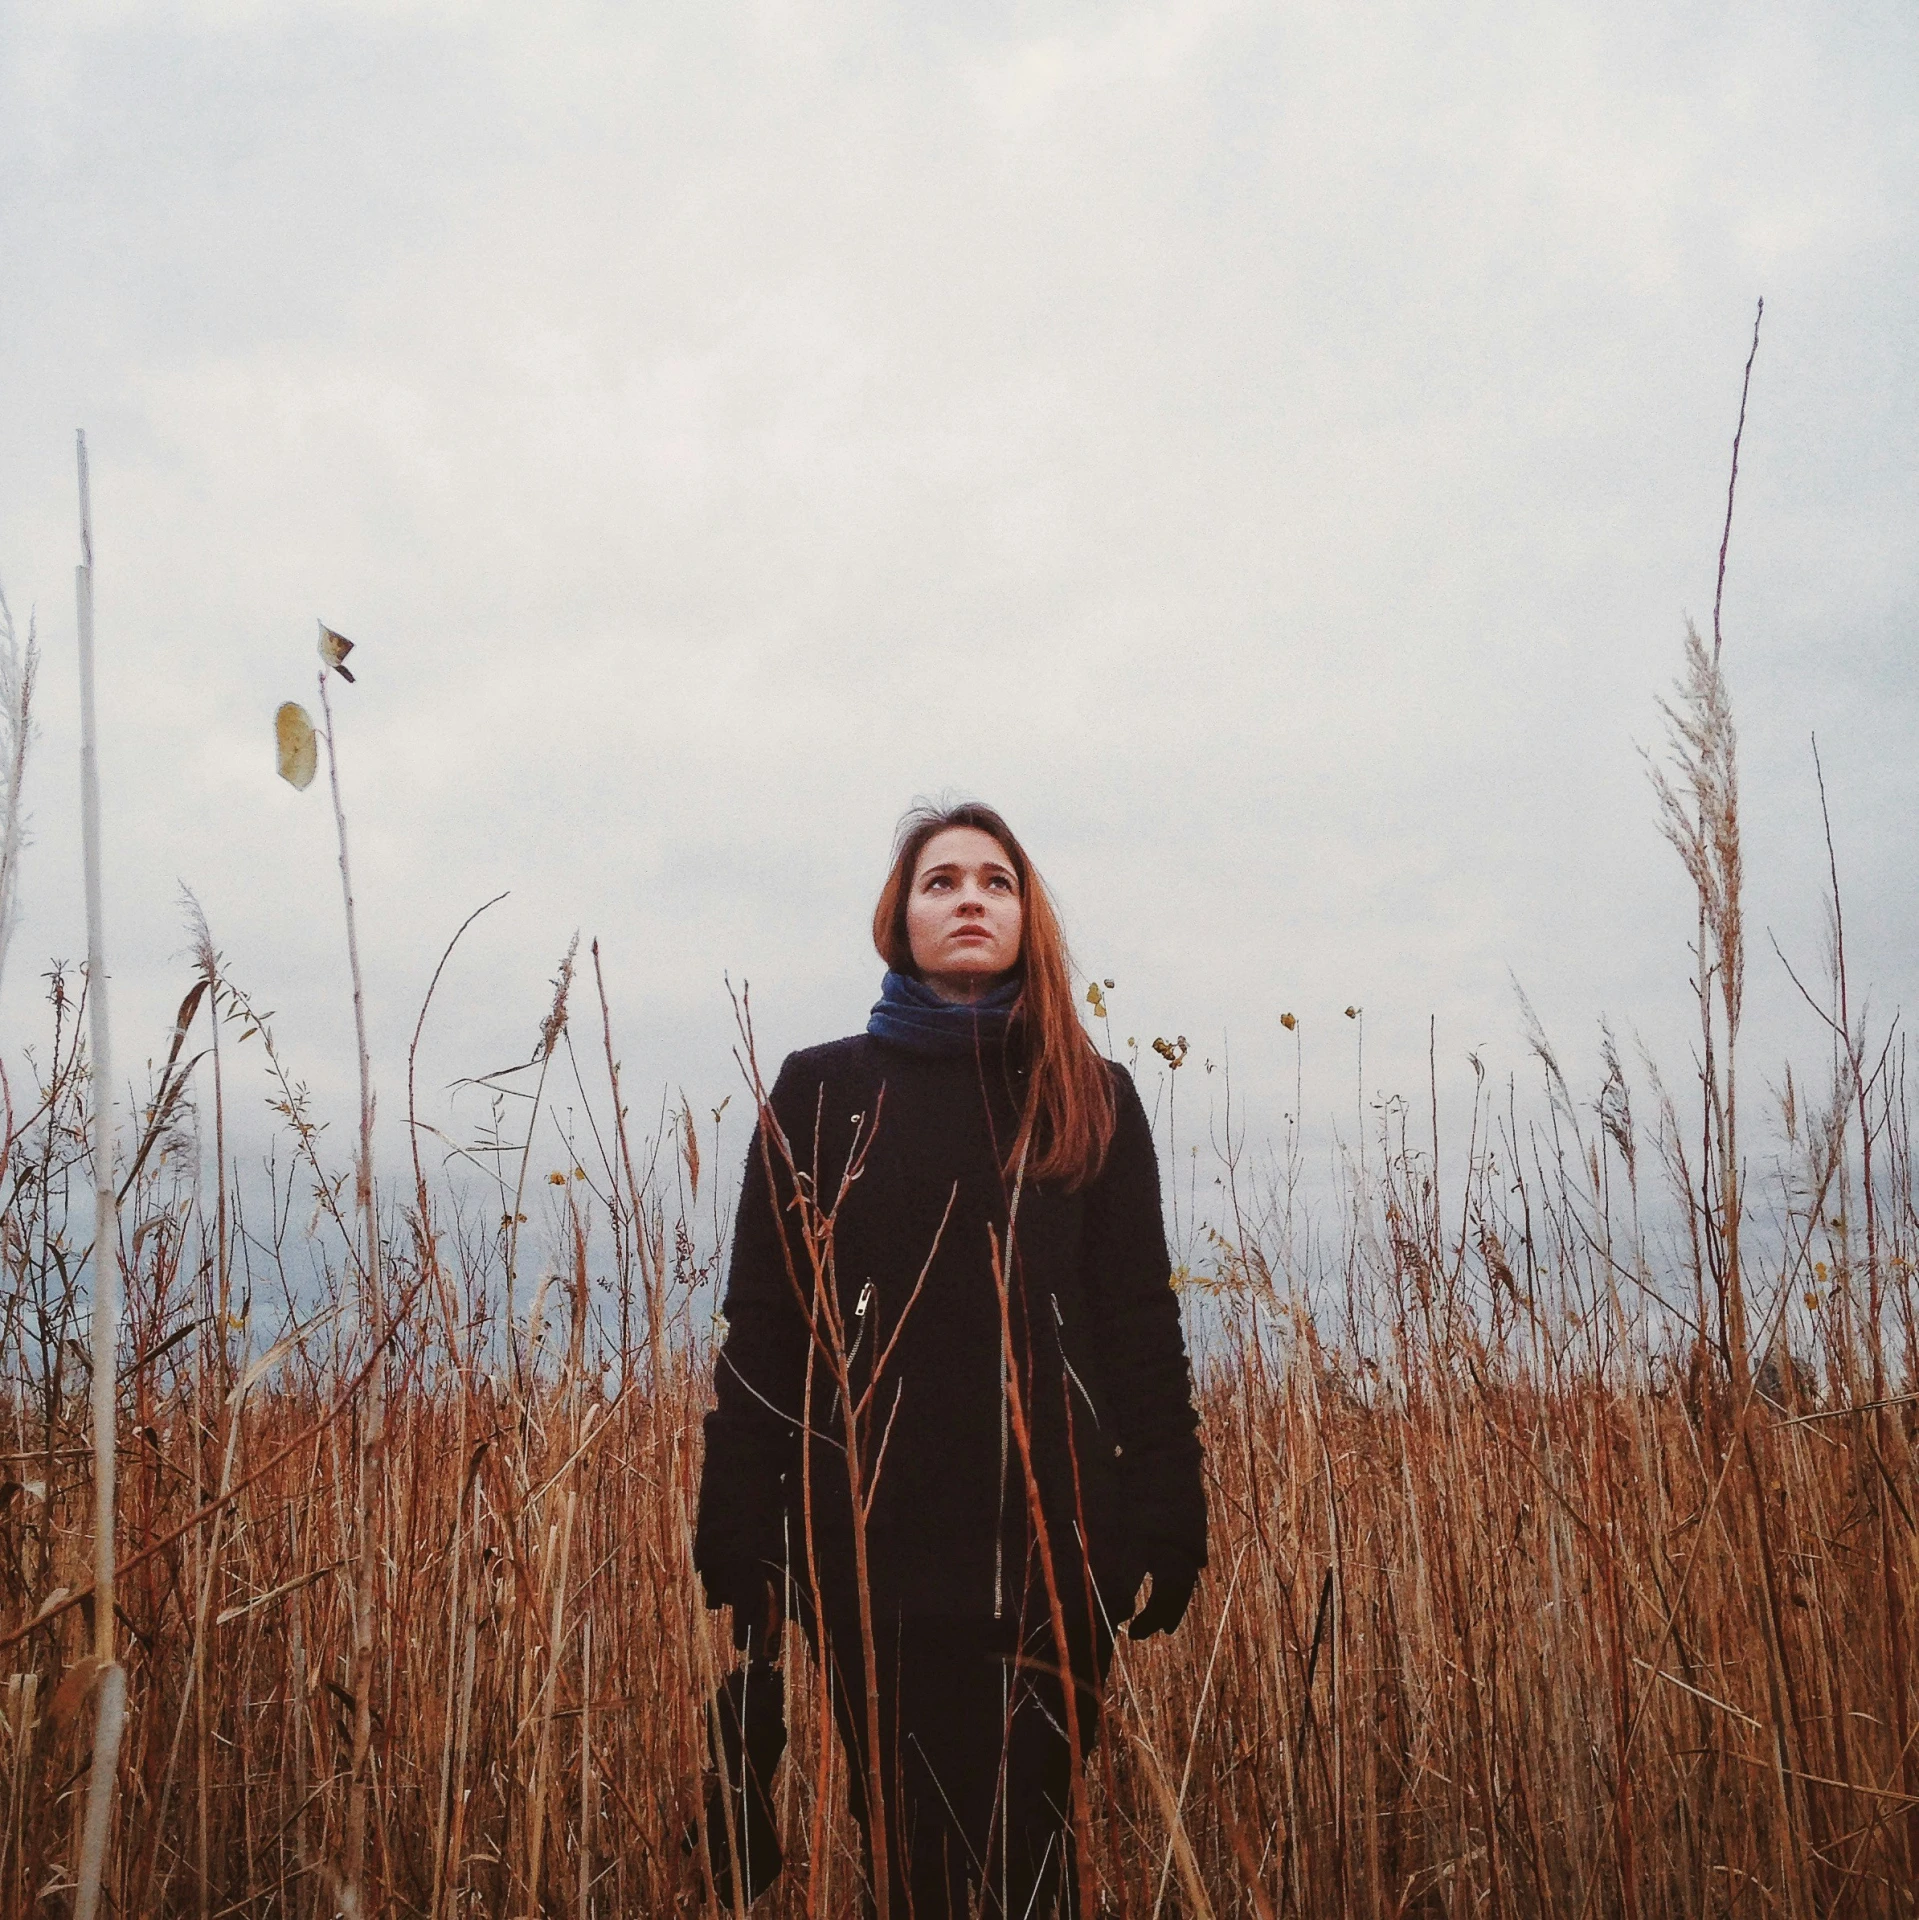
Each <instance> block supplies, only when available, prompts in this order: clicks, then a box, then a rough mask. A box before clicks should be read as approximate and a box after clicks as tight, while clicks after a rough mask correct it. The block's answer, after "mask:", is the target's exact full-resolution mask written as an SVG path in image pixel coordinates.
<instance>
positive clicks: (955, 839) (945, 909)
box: [906, 827, 1024, 1002]
mask: <svg viewBox="0 0 1919 1920" xmlns="http://www.w3.org/2000/svg"><path fill="white" fill-rule="evenodd" d="M1023 919H1024V913H1023V910H1022V908H1021V905H1020V897H1019V879H1018V876H1017V875H1016V874H1015V873H1014V872H1013V863H1012V861H1010V860H1009V859H1008V858H1007V857H1006V849H1005V848H1004V847H1002V846H1001V845H1000V843H999V842H998V841H997V840H995V839H994V838H993V836H992V835H991V834H990V833H982V832H981V831H980V830H979V828H978V827H943V828H942V829H941V830H940V831H939V832H938V833H936V834H934V836H933V837H932V839H930V840H929V841H927V843H926V845H925V846H923V847H922V848H921V849H920V857H919V863H918V865H917V866H915V867H914V869H913V884H912V887H911V888H910V889H909V890H908V892H907V896H906V940H907V944H908V945H909V946H910V947H911V948H912V950H913V965H914V966H915V967H917V968H918V969H919V975H920V978H921V979H922V980H924V981H925V982H926V984H927V985H928V986H929V987H931V988H932V989H933V991H934V992H935V993H937V994H938V995H939V997H940V998H941V999H942V1000H953V1001H959V1002H965V1001H969V1000H976V999H978V997H979V996H980V995H981V994H982V993H984V992H986V991H987V989H988V988H990V987H992V986H994V985H996V984H997V983H998V982H999V981H1000V980H1001V979H1002V978H1003V977H1004V976H1005V975H1007V974H1009V973H1011V972H1012V970H1013V969H1014V968H1015V967H1016V966H1018V965H1019V945H1020V929H1021V925H1022V923H1023Z"/></svg>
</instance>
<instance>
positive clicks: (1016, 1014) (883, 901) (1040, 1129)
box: [873, 801, 1113, 1187]
mask: <svg viewBox="0 0 1919 1920" xmlns="http://www.w3.org/2000/svg"><path fill="white" fill-rule="evenodd" d="M948 827H975V828H977V829H978V830H979V831H980V832H981V833H983V834H986V835H988V836H989V837H990V838H991V839H993V840H995V841H997V842H998V843H999V846H1000V849H1001V851H1002V852H1003V853H1004V854H1005V855H1006V858H1007V859H1008V860H1009V861H1010V862H1011V863H1012V868H1013V873H1014V877H1015V878H1016V879H1017V880H1018V882H1019V898H1020V973H1021V980H1020V996H1019V1000H1018V1002H1017V1003H1016V1005H1015V1006H1014V1009H1013V1022H1014V1026H1015V1029H1016V1031H1017V1032H1018V1035H1019V1038H1020V1042H1021V1044H1022V1046H1023V1047H1024V1049H1025V1055H1026V1109H1025V1112H1024V1113H1023V1114H1022V1116H1021V1119H1020V1130H1019V1137H1018V1138H1017V1139H1016V1140H1015V1141H1014V1142H1013V1146H1012V1151H1011V1153H1010V1154H1009V1155H1008V1156H1007V1166H1008V1168H1009V1169H1010V1168H1012V1167H1013V1166H1015V1165H1017V1164H1018V1162H1019V1160H1020V1158H1021V1156H1022V1155H1024V1156H1025V1157H1026V1160H1027V1171H1028V1172H1029V1173H1030V1174H1031V1176H1032V1177H1033V1178H1034V1179H1036V1180H1059V1181H1062V1182H1064V1183H1065V1185H1067V1186H1068V1187H1080V1186H1084V1185H1085V1184H1086V1183H1087V1182H1088V1181H1089V1180H1092V1179H1094V1178H1095V1177H1096V1176H1097V1175H1098V1173H1099V1170H1100V1168H1101V1167H1102V1166H1103V1165H1104V1164H1105V1162H1106V1149H1107V1147H1108V1146H1109V1145H1111V1143H1112V1138H1113V1082H1112V1076H1111V1074H1110V1073H1109V1072H1108V1071H1107V1067H1106V1063H1105V1061H1104V1060H1102V1059H1101V1058H1100V1056H1099V1054H1098V1052H1097V1051H1096V1050H1095V1048H1094V1046H1093V1042H1092V1040H1091V1038H1090V1037H1089V1036H1088V1034H1087V1032H1086V1029H1085V1028H1084V1027H1082V1026H1081V1025H1080V1022H1079V1009H1078V1007H1077V1005H1076V1004H1075V1002H1074V999H1073V976H1072V962H1071V960H1070V958H1069V957H1068V955H1067V951H1066V938H1065V935H1064V934H1062V933H1061V932H1060V926H1059V915H1058V914H1057V913H1056V912H1055V911H1054V909H1053V897H1052V895H1051V894H1050V893H1049V892H1048V891H1047V887H1046V882H1045V881H1044V880H1042V879H1041V878H1040V875H1039V870H1038V868H1036V867H1035V866H1034V865H1033V863H1032V861H1031V860H1030V859H1028V858H1027V854H1026V849H1025V848H1024V847H1022V846H1021V845H1020V843H1019V841H1018V839H1017V838H1016V837H1015V836H1014V834H1013V830H1012V829H1011V828H1010V827H1009V826H1008V825H1007V824H1006V822H1005V821H1004V820H1003V819H1001V817H1000V816H999V814H998V813H997V812H995V811H994V809H993V808H991V807H988V806H982V805H981V804H980V803H979V802H978V801H966V802H963V803H962V804H960V805H958V806H948V807H941V806H933V805H930V804H922V805H920V806H916V807H914V808H913V809H912V810H911V811H910V812H909V813H907V814H906V816H905V817H904V818H903V819H902V820H901V821H900V824H899V831H898V833H897V834H896V836H895V838H894V841H893V866H892V870H891V871H890V872H889V873H888V874H887V876H886V885H885V886H883V887H882V888H881V889H880V897H879V904H878V905H877V906H876V907H875V908H874V909H873V944H874V946H876V947H877V948H878V949H879V954H880V958H881V959H882V960H884V961H885V962H886V964H887V965H888V966H889V967H891V968H892V969H893V971H894V972H895V973H909V974H912V975H914V976H915V977H917V976H918V973H919V969H918V967H916V966H915V965H914V964H913V948H912V943H911V941H910V940H909V939H908V938H907V933H906V903H907V900H908V898H909V896H910V895H911V894H912V891H913V875H914V873H915V872H916V871H917V869H918V867H919V859H920V854H921V853H922V852H923V851H924V850H925V847H926V843H927V842H928V841H929V840H931V839H932V837H933V836H934V835H935V834H936V833H944V832H945V831H946V829H947V828H948Z"/></svg>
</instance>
